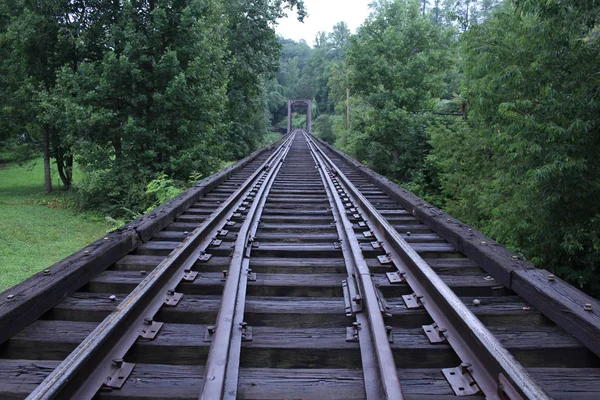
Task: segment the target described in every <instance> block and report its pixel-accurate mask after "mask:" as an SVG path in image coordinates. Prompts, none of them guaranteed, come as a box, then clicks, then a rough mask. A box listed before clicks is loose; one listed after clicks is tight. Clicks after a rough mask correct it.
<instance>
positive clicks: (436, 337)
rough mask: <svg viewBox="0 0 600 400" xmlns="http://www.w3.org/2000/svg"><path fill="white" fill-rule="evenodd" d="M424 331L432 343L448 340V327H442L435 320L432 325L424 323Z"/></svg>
mask: <svg viewBox="0 0 600 400" xmlns="http://www.w3.org/2000/svg"><path fill="white" fill-rule="evenodd" d="M423 331H424V332H425V335H427V338H428V339H429V343H431V344H438V343H445V342H447V339H446V336H445V335H444V332H446V329H440V328H439V327H438V325H437V324H436V323H435V322H434V323H433V324H431V325H423Z"/></svg>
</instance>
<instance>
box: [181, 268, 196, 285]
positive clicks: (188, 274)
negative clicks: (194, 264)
mask: <svg viewBox="0 0 600 400" xmlns="http://www.w3.org/2000/svg"><path fill="white" fill-rule="evenodd" d="M197 276H198V271H192V270H191V269H186V270H184V271H183V278H182V279H183V280H184V281H186V282H194V281H195V280H196V277H197Z"/></svg>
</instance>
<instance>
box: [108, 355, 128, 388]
mask: <svg viewBox="0 0 600 400" xmlns="http://www.w3.org/2000/svg"><path fill="white" fill-rule="evenodd" d="M133 367H135V364H134V363H126V362H123V361H122V360H120V361H119V362H118V363H114V362H113V366H112V369H111V371H110V373H109V374H108V376H107V377H106V379H105V380H104V383H103V386H104V387H109V388H112V389H121V388H122V387H123V385H124V384H125V381H127V378H129V375H131V371H133Z"/></svg>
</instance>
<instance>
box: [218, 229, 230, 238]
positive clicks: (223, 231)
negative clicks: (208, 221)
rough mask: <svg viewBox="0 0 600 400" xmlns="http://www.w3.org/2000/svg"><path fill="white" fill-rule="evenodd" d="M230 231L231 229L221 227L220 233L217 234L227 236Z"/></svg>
mask: <svg viewBox="0 0 600 400" xmlns="http://www.w3.org/2000/svg"><path fill="white" fill-rule="evenodd" d="M228 233H229V231H228V230H227V229H221V230H220V231H219V233H217V236H227V234H228Z"/></svg>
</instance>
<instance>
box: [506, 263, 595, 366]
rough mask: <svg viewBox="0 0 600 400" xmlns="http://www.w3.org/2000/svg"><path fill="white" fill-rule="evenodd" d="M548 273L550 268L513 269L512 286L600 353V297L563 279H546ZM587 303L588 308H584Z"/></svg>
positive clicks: (557, 322)
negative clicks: (597, 297) (589, 293)
mask: <svg viewBox="0 0 600 400" xmlns="http://www.w3.org/2000/svg"><path fill="white" fill-rule="evenodd" d="M549 275H550V272H548V271H545V270H541V269H525V270H519V271H514V272H513V279H512V287H513V289H514V290H515V291H516V292H517V293H519V294H520V295H521V296H523V297H524V298H525V299H527V301H529V302H530V303H531V304H533V306H534V307H536V308H538V309H539V310H540V311H541V312H542V313H544V314H545V315H546V316H547V317H548V318H550V319H551V320H552V321H554V322H555V323H556V324H557V325H559V326H562V327H564V328H565V329H566V330H567V332H569V333H571V334H572V335H573V336H575V337H576V338H577V339H579V340H580V341H581V342H582V343H584V344H585V345H586V346H588V347H589V348H590V349H591V350H592V351H593V352H594V353H596V355H599V356H600V301H598V300H596V299H594V298H593V297H591V296H588V295H587V294H585V293H583V292H582V291H580V290H578V289H576V288H574V287H573V286H571V285H569V284H568V283H566V282H564V281H563V280H562V279H559V278H554V280H552V281H550V280H548V276H549ZM586 304H589V305H590V307H591V311H586V310H585V308H584V307H585V305H586Z"/></svg>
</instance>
